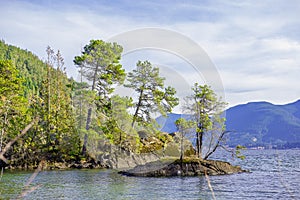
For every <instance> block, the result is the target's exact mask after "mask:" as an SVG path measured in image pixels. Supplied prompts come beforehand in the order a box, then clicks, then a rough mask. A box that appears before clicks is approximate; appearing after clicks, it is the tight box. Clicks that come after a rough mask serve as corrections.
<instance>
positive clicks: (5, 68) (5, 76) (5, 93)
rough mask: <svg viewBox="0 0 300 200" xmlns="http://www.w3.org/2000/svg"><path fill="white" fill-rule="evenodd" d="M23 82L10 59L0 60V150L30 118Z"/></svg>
mask: <svg viewBox="0 0 300 200" xmlns="http://www.w3.org/2000/svg"><path fill="white" fill-rule="evenodd" d="M23 82H24V80H23V79H22V78H21V77H20V76H19V72H18V70H17V69H16V67H15V66H14V65H13V64H12V62H11V61H3V60H0V152H1V151H2V147H3V146H5V145H6V144H7V143H8V142H9V141H10V140H12V139H13V138H15V137H16V136H17V135H18V134H19V132H20V130H22V128H23V126H24V125H25V124H26V123H27V122H28V121H29V120H30V116H28V115H26V113H27V111H28V103H27V101H26V99H25V98H24V86H23V85H22V84H23Z"/></svg>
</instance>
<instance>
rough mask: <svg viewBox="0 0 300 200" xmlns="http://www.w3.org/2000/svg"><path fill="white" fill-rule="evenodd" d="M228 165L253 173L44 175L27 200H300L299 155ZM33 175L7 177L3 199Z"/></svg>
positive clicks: (254, 157) (0, 187)
mask: <svg viewBox="0 0 300 200" xmlns="http://www.w3.org/2000/svg"><path fill="white" fill-rule="evenodd" d="M244 155H246V160H243V161H240V160H236V159H235V160H233V159H232V158H231V157H229V156H227V157H224V155H223V153H217V155H215V158H217V159H222V160H227V161H229V162H231V163H233V164H238V165H241V166H242V167H243V168H244V169H249V170H250V171H251V173H241V174H234V175H223V176H210V177H209V182H210V185H211V187H212V189H213V192H212V191H211V190H210V188H209V186H208V180H207V179H206V178H205V177H172V178H141V177H126V176H121V175H119V174H118V173H117V172H116V171H113V170H69V171H43V172H40V173H39V174H38V176H36V177H35V179H34V180H33V182H32V183H31V186H37V188H36V189H35V190H33V191H32V192H30V193H27V195H26V196H25V197H24V199H139V200H140V199H214V197H213V195H214V196H215V199H251V200H252V199H300V191H299V189H300V150H247V151H244ZM31 175H32V172H31V173H30V172H24V171H21V172H9V171H5V172H4V175H3V177H2V180H1V182H0V197H1V198H0V199H16V198H18V196H19V195H20V194H21V193H22V191H23V189H24V185H25V184H26V182H27V181H28V179H29V177H30V176H31Z"/></svg>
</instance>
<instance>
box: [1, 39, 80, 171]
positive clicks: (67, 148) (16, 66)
mask: <svg viewBox="0 0 300 200" xmlns="http://www.w3.org/2000/svg"><path fill="white" fill-rule="evenodd" d="M45 55H47V58H48V59H47V61H41V60H40V59H39V58H38V57H37V56H35V55H34V54H33V53H31V52H29V51H27V50H22V49H20V48H18V47H14V46H12V45H8V44H5V43H4V41H1V42H0V71H1V73H0V74H1V75H0V96H1V101H0V131H1V133H0V142H1V143H0V148H1V149H0V150H2V149H3V148H4V147H5V146H6V144H7V143H8V142H9V141H11V140H13V139H14V138H15V137H17V135H18V134H19V133H20V131H21V130H23V129H24V128H25V126H26V125H27V124H29V123H30V122H32V121H33V120H36V121H37V122H36V123H35V124H34V126H33V127H32V128H31V129H30V130H29V131H28V133H27V134H26V135H25V136H24V137H23V138H22V139H20V140H18V141H17V142H16V143H15V144H14V145H13V146H12V148H10V149H9V150H8V151H7V152H6V153H5V157H6V158H7V159H8V160H10V165H11V166H19V167H20V166H23V167H26V166H27V165H32V166H33V165H37V164H38V162H40V161H41V160H48V161H53V162H54V161H65V160H76V159H78V156H79V153H80V146H81V144H80V139H79V134H78V131H77V129H76V125H75V123H74V122H75V117H74V111H73V109H72V99H71V94H72V93H71V89H72V87H71V85H72V81H70V80H68V78H67V76H66V74H65V72H64V66H63V58H62V56H61V54H60V52H59V51H57V53H54V51H53V50H52V49H51V48H50V47H48V48H47V51H46V52H45ZM37 119H38V120H37Z"/></svg>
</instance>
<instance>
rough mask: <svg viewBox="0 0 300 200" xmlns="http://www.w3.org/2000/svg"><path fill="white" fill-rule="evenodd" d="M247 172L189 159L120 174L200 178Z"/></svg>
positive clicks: (229, 166)
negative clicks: (202, 176) (200, 176)
mask: <svg viewBox="0 0 300 200" xmlns="http://www.w3.org/2000/svg"><path fill="white" fill-rule="evenodd" d="M241 172H247V171H246V170H243V169H241V167H239V166H232V165H231V164H230V163H228V162H223V161H218V160H201V159H196V158H192V159H190V158H188V159H184V160H183V161H182V162H181V160H179V159H177V160H175V159H163V160H158V161H155V162H151V163H146V164H145V165H138V166H136V167H134V168H133V169H130V170H127V171H121V172H119V173H121V174H123V175H127V176H144V177H160V176H198V175H205V174H207V175H223V174H233V173H241Z"/></svg>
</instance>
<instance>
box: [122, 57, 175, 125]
mask: <svg viewBox="0 0 300 200" xmlns="http://www.w3.org/2000/svg"><path fill="white" fill-rule="evenodd" d="M136 67H137V68H136V69H134V70H133V71H132V72H129V73H128V77H127V80H128V82H129V84H126V85H125V86H126V87H129V88H132V89H134V91H135V92H136V93H137V95H138V100H137V102H136V103H135V112H134V115H133V119H132V127H133V126H134V124H135V122H139V123H141V124H143V125H146V124H148V123H149V121H150V120H151V117H150V115H151V113H154V112H160V113H161V114H163V115H165V114H166V113H167V112H171V111H172V109H173V108H174V107H175V106H177V105H178V103H179V99H178V98H177V97H175V94H176V91H175V89H174V88H172V87H167V88H164V80H165V78H163V77H160V76H159V68H157V67H153V66H152V64H151V63H150V62H149V61H144V62H142V61H138V62H137V64H136Z"/></svg>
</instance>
